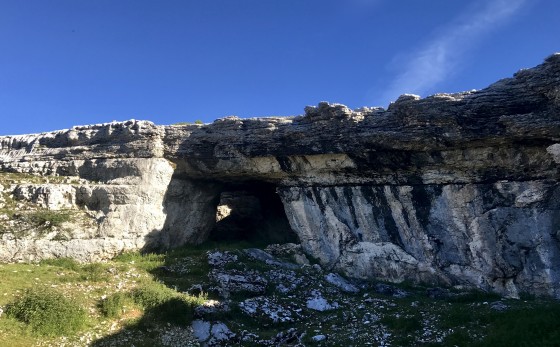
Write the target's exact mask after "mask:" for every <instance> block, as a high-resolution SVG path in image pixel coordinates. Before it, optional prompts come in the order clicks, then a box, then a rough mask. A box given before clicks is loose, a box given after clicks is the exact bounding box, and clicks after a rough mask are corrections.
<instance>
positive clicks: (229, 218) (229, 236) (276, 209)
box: [209, 181, 298, 244]
mask: <svg viewBox="0 0 560 347" xmlns="http://www.w3.org/2000/svg"><path fill="white" fill-rule="evenodd" d="M209 240H211V241H247V242H251V243H259V244H271V243H287V242H298V237H297V235H296V234H295V232H294V231H293V230H292V228H291V227H290V224H289V222H288V218H287V217H286V212H285V211H284V205H283V204H282V201H281V200H280V196H278V194H277V193H276V186H275V185H273V184H270V183H264V182H256V181H248V182H242V183H234V184H231V183H230V184H226V185H224V187H223V188H222V192H221V194H220V201H219V203H218V206H217V208H216V225H215V226H214V228H213V229H212V231H211V232H210V236H209Z"/></svg>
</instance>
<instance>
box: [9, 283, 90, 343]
mask: <svg viewBox="0 0 560 347" xmlns="http://www.w3.org/2000/svg"><path fill="white" fill-rule="evenodd" d="M6 315H7V316H8V317H10V318H15V319H17V320H19V321H21V322H23V323H25V324H27V325H28V326H29V328H30V329H31V330H32V331H33V332H34V333H37V334H39V335H45V336H59V335H67V334H72V333H75V332H77V331H79V330H80V329H82V328H84V327H85V325H86V323H87V315H86V311H85V310H84V309H83V308H82V307H81V306H80V305H79V304H78V303H76V302H75V301H73V300H71V299H68V298H67V297H66V296H65V295H64V294H62V293H60V292H57V291H55V290H52V289H46V288H37V289H28V290H26V291H25V292H24V293H23V295H22V296H21V297H19V298H17V299H16V300H15V301H13V302H12V303H10V304H8V305H7V306H6Z"/></svg>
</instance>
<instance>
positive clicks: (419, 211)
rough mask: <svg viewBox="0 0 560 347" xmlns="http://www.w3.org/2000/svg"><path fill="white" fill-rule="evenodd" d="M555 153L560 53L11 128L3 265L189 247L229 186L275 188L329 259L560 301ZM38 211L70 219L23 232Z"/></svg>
mask: <svg viewBox="0 0 560 347" xmlns="http://www.w3.org/2000/svg"><path fill="white" fill-rule="evenodd" d="M559 148H560V54H555V55H552V56H550V57H549V58H547V59H546V61H545V62H544V63H543V64H542V65H539V66H537V67H535V68H533V69H527V70H521V71H519V72H518V73H516V74H515V75H514V76H513V77H512V78H507V79H504V80H501V81H498V82H496V83H495V84H493V85H491V86H489V87H488V88H486V89H483V90H480V91H472V92H465V93H457V94H437V95H434V96H430V97H427V98H424V99H420V98H419V97H416V96H412V95H404V96H401V97H400V98H399V99H398V100H397V101H396V102H394V103H392V104H391V105H390V106H389V108H388V109H387V110H384V109H382V108H362V109H358V110H351V109H349V108H347V107H346V106H343V105H338V104H328V103H320V104H319V105H318V106H317V107H307V108H306V109H305V115H303V116H297V117H283V118H253V119H240V118H237V117H227V118H223V119H219V120H217V121H215V122H214V123H212V124H208V125H175V126H156V125H154V124H152V123H150V122H146V121H128V122H123V123H109V124H101V125H94V126H83V127H75V128H73V129H70V130H62V131H57V132H51V133H43V134H36V135H21V136H4V137H0V171H1V172H3V174H1V175H4V176H3V177H8V176H6V175H7V174H5V173H10V174H11V175H12V176H10V177H8V179H4V180H3V181H2V182H1V183H2V190H1V191H0V194H1V195H2V198H1V199H0V206H2V207H1V210H0V224H1V227H0V231H1V233H2V234H1V239H0V259H1V260H3V261H18V260H35V259H41V258H45V257H59V256H71V257H75V258H78V259H80V260H94V259H101V258H104V257H105V258H106V257H110V256H113V255H115V254H117V253H119V252H121V251H123V250H126V249H138V248H157V247H159V248H170V247H175V246H179V245H181V244H184V243H200V242H203V241H204V240H206V239H207V238H208V237H209V234H210V232H211V231H212V230H213V228H214V226H215V223H216V220H217V219H220V218H222V219H223V216H222V215H223V214H224V213H225V212H224V211H226V212H227V213H230V212H231V213H233V215H235V211H233V212H232V211H229V210H228V208H230V207H227V206H226V205H223V207H221V208H220V211H218V212H219V213H217V206H218V205H219V204H220V201H221V200H222V202H223V201H224V198H223V195H222V193H223V192H243V191H247V190H250V188H251V187H252V186H254V185H256V184H258V185H259V189H258V190H259V191H261V189H260V187H261V186H262V187H264V188H266V189H262V192H263V193H262V194H260V195H259V196H258V199H259V201H260V202H259V204H260V205H258V206H261V205H262V206H265V205H266V204H267V202H268V200H269V198H270V201H273V197H272V195H274V193H270V192H274V190H276V192H277V194H278V196H279V197H280V199H281V203H282V205H283V207H282V206H281V207H280V209H278V208H277V207H275V206H276V205H275V204H274V203H271V204H270V205H269V206H272V207H270V211H271V212H270V213H271V215H274V216H275V218H276V216H278V215H280V214H282V215H283V214H285V218H286V219H287V222H288V223H289V225H290V227H291V229H292V230H293V231H294V232H295V233H296V234H297V237H298V238H299V240H300V241H301V243H302V248H303V250H304V251H305V253H307V254H308V255H310V256H311V257H312V258H314V259H317V260H319V261H320V262H321V263H322V264H323V265H324V266H326V267H327V268H328V269H329V270H336V271H340V272H342V273H344V274H346V275H348V276H350V277H359V278H380V279H384V280H387V281H393V282H401V281H404V280H411V281H415V282H424V283H425V282H429V283H433V284H438V285H439V284H445V285H463V286H472V287H477V288H481V289H485V290H492V291H495V292H498V293H501V294H503V295H508V296H512V297H515V296H517V295H518V294H519V292H530V293H533V294H538V295H549V296H553V297H557V298H560V185H559V183H558V179H559V177H560V159H559V158H560V157H559V156H560V150H559ZM16 174H17V175H19V176H17V177H16V178H14V177H13V175H16ZM37 177H39V179H37ZM60 178H62V180H60ZM270 188H273V189H270ZM253 193H254V192H253ZM253 193H252V194H253ZM267 194H268V198H267ZM221 196H222V198H220V197H221ZM278 196H275V198H278ZM232 201H233V200H232ZM238 205H239V206H241V205H240V204H238ZM221 206H222V205H221ZM243 206H245V205H243ZM247 206H248V205H247ZM255 206H256V205H255ZM238 208H240V207H238ZM282 209H283V211H282ZM43 210H47V211H73V212H75V214H76V215H75V216H74V219H72V220H67V221H64V222H63V223H59V224H58V225H53V224H49V225H47V224H46V222H44V223H43V224H40V225H39V226H40V229H41V228H42V229H41V230H42V231H43V232H42V233H37V232H30V231H29V230H30V229H32V228H33V227H35V228H36V227H37V225H35V226H34V225H33V221H34V220H35V221H36V220H37V218H35V219H34V218H32V217H33V216H35V215H34V214H33V213H35V212H33V211H43ZM239 212H241V211H239ZM243 213H244V215H251V211H243ZM220 216H222V217H220ZM30 221H31V222H30ZM26 223H27V224H26ZM34 223H35V224H37V222H34ZM26 228H27V229H26ZM28 229H29V230H28ZM26 230H28V231H26ZM69 230H71V231H72V232H70V231H69ZM61 235H62V236H61ZM302 261H304V260H302Z"/></svg>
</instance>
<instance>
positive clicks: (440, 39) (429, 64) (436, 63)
mask: <svg viewBox="0 0 560 347" xmlns="http://www.w3.org/2000/svg"><path fill="white" fill-rule="evenodd" d="M525 2H526V0H491V1H487V2H486V3H485V4H484V6H483V7H482V8H481V9H478V10H473V11H471V12H470V13H468V14H466V15H462V16H459V18H457V19H456V20H454V21H453V22H452V23H451V24H450V25H449V26H448V27H447V29H446V30H445V31H444V32H443V33H442V34H441V35H438V36H436V37H435V38H434V39H432V40H430V41H429V42H428V43H427V44H426V45H424V47H423V48H422V49H420V50H419V51H416V52H415V53H414V54H412V55H411V56H409V57H408V59H407V61H408V62H407V63H406V64H404V71H402V72H401V73H400V74H399V75H397V77H396V78H395V80H394V81H393V82H392V83H391V84H390V86H389V88H388V89H387V90H386V91H385V92H384V93H383V94H382V97H381V100H378V101H381V102H383V103H384V104H385V105H386V104H388V103H389V102H390V101H394V100H395V99H396V98H398V96H399V95H401V94H404V93H413V94H420V95H423V94H424V93H426V92H428V91H430V90H432V88H433V87H434V86H436V85H437V84H438V83H440V82H442V81H443V80H444V79H445V78H446V76H448V75H449V73H450V72H451V71H452V70H453V69H454V68H455V67H456V66H457V65H458V64H460V62H461V60H462V59H463V56H464V53H465V52H466V51H467V50H468V49H469V48H471V47H472V46H473V45H474V44H476V42H478V41H479V40H480V39H481V38H482V37H483V36H484V34H486V33H488V32H489V31H490V30H491V29H493V28H495V27H496V26H497V25H499V24H501V23H502V22H505V21H506V20H507V19H509V18H511V17H512V16H513V15H515V14H516V13H518V12H519V10H520V9H521V7H522V6H523V5H524V4H525Z"/></svg>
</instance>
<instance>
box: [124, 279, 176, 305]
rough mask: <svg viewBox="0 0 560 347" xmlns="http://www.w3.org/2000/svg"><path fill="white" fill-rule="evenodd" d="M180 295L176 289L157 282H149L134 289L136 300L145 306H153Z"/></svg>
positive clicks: (133, 294) (133, 295) (133, 293)
mask: <svg viewBox="0 0 560 347" xmlns="http://www.w3.org/2000/svg"><path fill="white" fill-rule="evenodd" d="M177 295H179V294H178V293H177V292H176V291H174V290H173V289H171V288H168V287H166V286H165V285H163V284H161V283H157V282H155V283H154V282H148V283H146V284H144V285H142V286H141V287H138V288H136V289H134V290H133V291H132V298H133V299H134V302H135V303H137V304H138V305H140V306H142V307H143V308H146V309H147V308H152V307H155V306H158V305H161V304H163V303H165V302H166V301H169V300H171V299H173V298H174V297H176V296H177Z"/></svg>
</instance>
